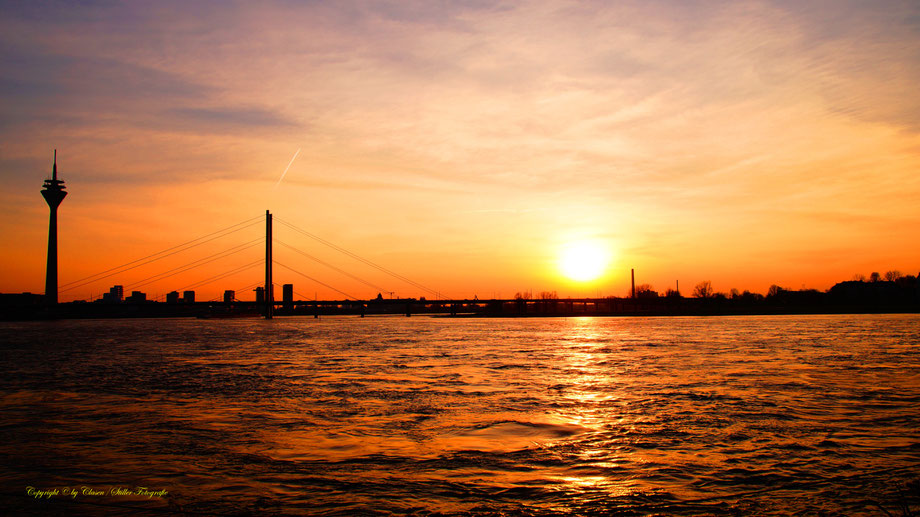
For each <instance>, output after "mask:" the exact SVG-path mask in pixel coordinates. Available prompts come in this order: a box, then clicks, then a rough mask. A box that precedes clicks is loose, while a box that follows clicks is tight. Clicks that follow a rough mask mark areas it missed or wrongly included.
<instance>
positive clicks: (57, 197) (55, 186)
mask: <svg viewBox="0 0 920 517" xmlns="http://www.w3.org/2000/svg"><path fill="white" fill-rule="evenodd" d="M65 188H66V187H64V181H63V180H59V179H58V178H57V149H55V150H54V165H53V166H52V169H51V179H50V180H45V184H44V186H43V187H42V196H43V197H44V198H45V202H46V203H48V208H49V209H50V212H51V214H50V219H49V221H48V265H47V269H46V270H45V303H46V304H48V305H56V304H57V302H58V278H57V209H58V206H60V204H61V201H63V200H64V197H65V196H67V191H65V190H64V189H65Z"/></svg>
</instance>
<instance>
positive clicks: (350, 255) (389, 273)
mask: <svg viewBox="0 0 920 517" xmlns="http://www.w3.org/2000/svg"><path fill="white" fill-rule="evenodd" d="M274 220H275V221H278V222H279V223H281V224H283V225H285V226H287V227H288V228H290V229H292V230H294V231H296V232H299V233H302V234H303V235H306V236H307V237H310V238H311V239H313V240H315V241H317V242H319V243H321V244H324V245H326V246H328V247H330V248H332V249H334V250H336V251H338V252H339V253H343V254H345V255H348V256H349V257H351V258H353V259H355V260H357V261H359V262H362V263H364V264H366V265H368V266H371V267H373V268H375V269H377V270H379V271H382V272H384V273H386V274H388V275H390V276H392V277H394V278H397V279H399V280H402V281H403V282H406V283H408V284H411V285H413V286H415V287H417V288H419V289H422V290H423V291H427V292H428V293H431V294H433V295H435V296H436V297H438V298H440V297H441V293H439V292H438V291H435V290H434V289H431V288H429V287H425V286H424V285H422V284H420V283H418V282H415V281H413V280H410V279H409V278H406V277H404V276H403V275H400V274H399V273H396V272H395V271H392V270H390V269H387V268H385V267H383V266H381V265H379V264H375V263H374V262H371V261H370V260H368V259H366V258H364V257H361V256H359V255H357V254H355V253H352V252H351V251H348V250H346V249H345V248H342V247H341V246H337V245H335V244H333V243H331V242H329V241H327V240H326V239H323V238H322V237H319V236H317V235H314V234H312V233H310V232H308V231H306V230H303V229H301V228H299V227H297V226H295V225H293V224H291V223H289V222H287V221H285V220H283V219H281V218H279V217H277V216H275V218H274Z"/></svg>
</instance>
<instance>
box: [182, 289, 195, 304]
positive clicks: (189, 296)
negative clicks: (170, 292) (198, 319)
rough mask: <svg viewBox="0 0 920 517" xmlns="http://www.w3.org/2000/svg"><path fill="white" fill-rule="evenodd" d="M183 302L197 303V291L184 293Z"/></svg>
mask: <svg viewBox="0 0 920 517" xmlns="http://www.w3.org/2000/svg"><path fill="white" fill-rule="evenodd" d="M182 301H183V302H184V303H195V291H182Z"/></svg>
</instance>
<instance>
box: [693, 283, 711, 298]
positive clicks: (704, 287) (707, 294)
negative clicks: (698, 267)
mask: <svg viewBox="0 0 920 517" xmlns="http://www.w3.org/2000/svg"><path fill="white" fill-rule="evenodd" d="M712 294H713V291H712V282H710V281H709V280H705V281H703V282H700V283H698V284H696V287H694V288H693V296H695V297H697V298H712Z"/></svg>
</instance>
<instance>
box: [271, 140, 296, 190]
mask: <svg viewBox="0 0 920 517" xmlns="http://www.w3.org/2000/svg"><path fill="white" fill-rule="evenodd" d="M300 149H301V148H300V147H298V148H297V152H296V153H294V157H293V158H291V161H290V162H289V163H288V166H287V167H285V168H284V172H282V173H281V177H280V178H278V183H275V188H278V185H280V184H281V180H283V179H284V175H285V174H287V171H288V169H290V168H291V165H293V164H294V160H295V159H297V155H298V154H300Z"/></svg>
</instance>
